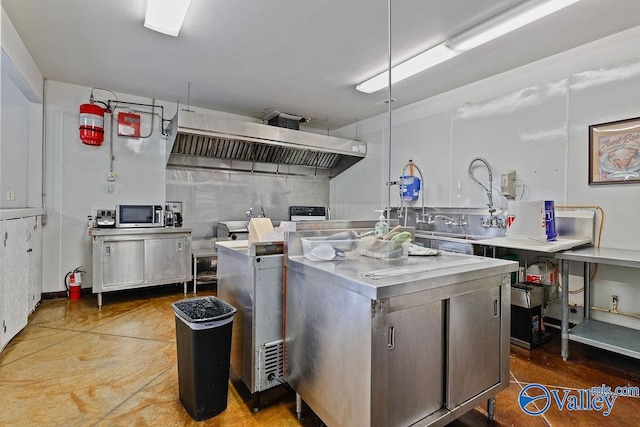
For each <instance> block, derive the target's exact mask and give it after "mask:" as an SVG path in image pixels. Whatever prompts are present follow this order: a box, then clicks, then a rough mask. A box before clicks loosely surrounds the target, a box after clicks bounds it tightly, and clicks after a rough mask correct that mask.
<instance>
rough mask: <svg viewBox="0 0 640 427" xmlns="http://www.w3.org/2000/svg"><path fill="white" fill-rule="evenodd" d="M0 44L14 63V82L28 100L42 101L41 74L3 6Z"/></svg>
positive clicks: (0, 17) (0, 22)
mask: <svg viewBox="0 0 640 427" xmlns="http://www.w3.org/2000/svg"><path fill="white" fill-rule="evenodd" d="M0 45H1V46H2V50H3V51H4V52H5V53H6V55H7V57H8V59H9V60H10V61H11V62H12V63H13V64H14V65H15V70H16V74H15V75H13V76H12V77H13V80H14V82H15V83H16V84H18V86H19V88H20V90H21V91H22V92H23V93H24V94H25V96H26V98H27V99H28V100H29V101H31V102H42V83H43V81H44V79H43V77H42V74H41V73H40V70H38V67H37V66H36V63H35V62H34V61H33V58H31V54H30V53H29V51H28V50H27V47H26V46H25V45H24V43H23V41H22V39H21V38H20V36H19V35H18V32H17V31H16V29H15V27H14V26H13V23H12V22H11V20H10V19H9V16H8V15H7V14H6V12H5V11H4V8H0ZM4 60H5V59H4V58H3V61H4Z"/></svg>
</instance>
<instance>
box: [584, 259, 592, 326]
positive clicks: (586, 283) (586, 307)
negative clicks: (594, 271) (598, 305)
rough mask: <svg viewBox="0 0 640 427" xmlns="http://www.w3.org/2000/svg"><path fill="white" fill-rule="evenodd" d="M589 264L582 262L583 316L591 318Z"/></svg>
mask: <svg viewBox="0 0 640 427" xmlns="http://www.w3.org/2000/svg"><path fill="white" fill-rule="evenodd" d="M590 279H591V264H590V263H588V262H585V263H584V282H583V283H584V293H583V295H584V318H585V319H590V318H591V283H590V282H591V280H590Z"/></svg>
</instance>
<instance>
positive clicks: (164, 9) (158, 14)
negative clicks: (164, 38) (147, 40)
mask: <svg viewBox="0 0 640 427" xmlns="http://www.w3.org/2000/svg"><path fill="white" fill-rule="evenodd" d="M190 3H191V0H147V14H146V16H145V18H144V26H145V27H147V28H149V29H150V30H153V31H157V32H159V33H163V34H167V35H170V36H177V35H178V33H179V32H180V27H182V23H183V22H184V17H185V16H186V15H187V10H188V9H189V4H190Z"/></svg>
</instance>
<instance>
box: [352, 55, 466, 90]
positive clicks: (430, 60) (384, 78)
mask: <svg viewBox="0 0 640 427" xmlns="http://www.w3.org/2000/svg"><path fill="white" fill-rule="evenodd" d="M458 53H459V52H455V51H453V50H451V49H449V48H448V47H447V46H445V44H444V43H440V44H439V45H437V46H435V47H432V48H431V49H429V50H427V51H426V52H422V53H421V54H419V55H417V56H414V57H413V58H411V59H409V60H407V61H404V62H403V63H402V64H398V65H396V66H395V67H393V68H391V71H392V72H391V84H393V83H397V82H399V81H400V80H404V79H406V78H407V77H410V76H413V75H414V74H417V73H419V72H420V71H424V70H426V69H427V68H431V67H433V66H434V65H438V64H439V63H441V62H444V61H446V60H447V59H451V58H453V57H454V56H456V55H458ZM388 84H389V72H388V71H385V72H383V73H381V74H378V75H377V76H375V77H373V78H370V79H369V80H367V81H366V82H362V83H360V84H359V85H358V86H356V89H358V90H359V91H360V92H365V93H373V92H376V91H378V90H380V89H382V88H384V87H387V86H388Z"/></svg>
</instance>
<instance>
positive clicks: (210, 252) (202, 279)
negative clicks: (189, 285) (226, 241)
mask: <svg viewBox="0 0 640 427" xmlns="http://www.w3.org/2000/svg"><path fill="white" fill-rule="evenodd" d="M199 243H200V241H198V240H194V241H193V245H194V246H199ZM208 243H209V242H206V244H208ZM211 244H215V243H214V241H213V240H211ZM191 256H192V257H193V293H194V294H195V293H196V291H197V287H198V284H201V285H208V284H212V283H216V282H217V280H218V272H217V270H216V271H213V270H208V272H203V271H201V272H199V273H198V260H202V259H204V258H215V259H216V261H217V258H218V250H217V249H216V248H215V247H209V246H206V247H192V248H191ZM216 263H217V262H216Z"/></svg>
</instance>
